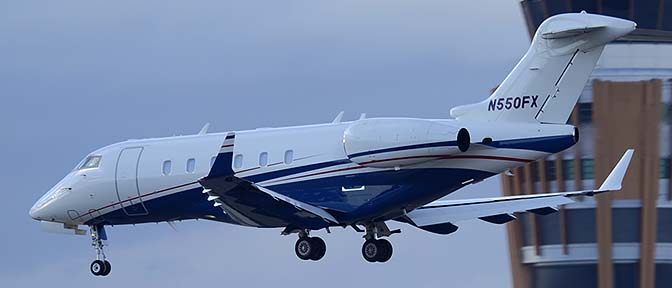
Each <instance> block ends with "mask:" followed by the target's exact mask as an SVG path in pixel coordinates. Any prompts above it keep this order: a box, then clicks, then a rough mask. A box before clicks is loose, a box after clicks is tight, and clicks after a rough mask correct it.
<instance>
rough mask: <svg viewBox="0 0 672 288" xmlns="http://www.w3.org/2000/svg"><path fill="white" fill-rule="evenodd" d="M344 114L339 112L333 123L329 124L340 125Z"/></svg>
mask: <svg viewBox="0 0 672 288" xmlns="http://www.w3.org/2000/svg"><path fill="white" fill-rule="evenodd" d="M344 113H345V111H341V112H339V113H338V115H336V118H334V121H331V123H334V124H338V123H341V119H343V114H344Z"/></svg>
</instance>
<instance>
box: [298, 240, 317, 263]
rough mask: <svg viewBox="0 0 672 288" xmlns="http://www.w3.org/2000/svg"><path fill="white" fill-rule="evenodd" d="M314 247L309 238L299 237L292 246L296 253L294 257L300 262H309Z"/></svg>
mask: <svg viewBox="0 0 672 288" xmlns="http://www.w3.org/2000/svg"><path fill="white" fill-rule="evenodd" d="M314 246H315V245H314V243H313V241H311V238H308V237H300V238H299V240H296V244H294V252H296V256H297V257H299V259H301V260H310V256H311V255H312V254H313V251H314V250H315V248H316V247H314Z"/></svg>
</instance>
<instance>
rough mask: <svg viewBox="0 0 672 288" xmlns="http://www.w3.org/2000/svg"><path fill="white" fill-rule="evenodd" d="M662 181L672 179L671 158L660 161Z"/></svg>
mask: <svg viewBox="0 0 672 288" xmlns="http://www.w3.org/2000/svg"><path fill="white" fill-rule="evenodd" d="M658 170H660V175H659V176H660V179H668V178H670V158H662V159H660V169H658Z"/></svg>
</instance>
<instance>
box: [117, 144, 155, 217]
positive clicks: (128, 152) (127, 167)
mask: <svg viewBox="0 0 672 288" xmlns="http://www.w3.org/2000/svg"><path fill="white" fill-rule="evenodd" d="M142 150H143V148H142V147H131V148H124V149H123V150H121V153H119V158H118V160H117V167H116V171H115V184H116V189H117V197H118V198H119V201H120V202H121V207H122V208H123V210H124V212H125V213H126V215H129V216H140V215H147V214H148V212H147V208H145V204H144V203H142V199H141V198H140V190H139V188H138V164H139V162H140V156H141V155H142Z"/></svg>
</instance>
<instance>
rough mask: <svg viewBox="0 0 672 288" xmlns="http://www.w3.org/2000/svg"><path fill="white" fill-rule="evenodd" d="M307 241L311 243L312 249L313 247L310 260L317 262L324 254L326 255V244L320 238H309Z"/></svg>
mask: <svg viewBox="0 0 672 288" xmlns="http://www.w3.org/2000/svg"><path fill="white" fill-rule="evenodd" d="M309 239H310V241H311V242H313V247H315V249H314V250H313V253H312V255H311V256H310V260H313V261H317V260H320V259H322V257H324V254H326V253H327V244H326V243H324V240H322V238H320V237H311V238H309Z"/></svg>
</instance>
